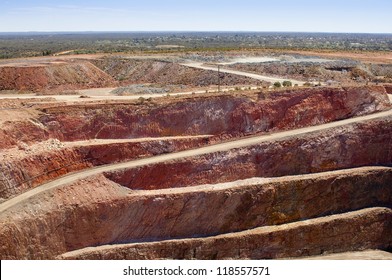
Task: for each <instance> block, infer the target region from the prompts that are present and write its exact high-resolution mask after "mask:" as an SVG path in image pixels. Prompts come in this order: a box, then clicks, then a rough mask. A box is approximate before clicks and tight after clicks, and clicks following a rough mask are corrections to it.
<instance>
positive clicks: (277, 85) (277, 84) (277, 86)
mask: <svg viewBox="0 0 392 280" xmlns="http://www.w3.org/2000/svg"><path fill="white" fill-rule="evenodd" d="M280 87H282V84H281V83H280V82H275V83H274V88H280Z"/></svg>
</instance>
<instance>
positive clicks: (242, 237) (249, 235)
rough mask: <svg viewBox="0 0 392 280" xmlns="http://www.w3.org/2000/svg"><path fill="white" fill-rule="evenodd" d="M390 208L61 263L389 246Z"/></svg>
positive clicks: (108, 251)
mask: <svg viewBox="0 0 392 280" xmlns="http://www.w3.org/2000/svg"><path fill="white" fill-rule="evenodd" d="M391 223H392V210H391V209H389V208H370V209H364V210H361V211H355V212H352V213H346V214H341V215H333V216H330V217H324V218H318V219H312V220H308V221H301V222H296V223H291V224H288V225H282V226H274V227H260V228H255V229H251V230H248V231H244V232H239V233H230V234H224V235H218V236H214V237H209V238H190V239H179V240H168V241H164V242H151V243H134V244H130V245H116V246H103V247H102V248H99V247H98V248H88V249H86V250H80V251H76V252H71V253H69V254H64V255H63V256H60V259H110V260H116V259H117V260H123V259H130V260H132V259H199V260H200V259H201V260H211V259H212V260H214V259H276V258H288V257H298V256H309V255H319V254H323V253H325V252H332V253H334V252H344V251H347V250H366V249H371V248H380V247H381V248H383V247H384V246H385V244H391Z"/></svg>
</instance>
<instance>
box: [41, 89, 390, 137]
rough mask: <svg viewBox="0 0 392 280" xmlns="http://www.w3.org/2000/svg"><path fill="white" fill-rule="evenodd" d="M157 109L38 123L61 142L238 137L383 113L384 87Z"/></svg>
mask: <svg viewBox="0 0 392 280" xmlns="http://www.w3.org/2000/svg"><path fill="white" fill-rule="evenodd" d="M159 102H160V104H156V103H155V102H148V101H146V102H144V103H142V104H137V105H132V104H118V105H113V104H108V105H104V104H101V105H79V106H73V107H72V106H64V107H57V106H56V107H48V108H44V109H42V110H43V111H44V113H45V115H44V116H42V117H41V118H40V122H41V123H42V124H43V125H44V126H45V127H46V128H47V132H48V133H49V134H50V137H52V138H57V139H60V140H62V141H63V140H64V141H74V140H84V139H91V138H134V137H159V136H178V135H200V134H203V135H205V134H213V135H222V134H223V135H231V136H241V135H245V134H253V133H260V132H267V131H276V130H281V129H290V128H294V127H302V126H308V125H315V124H321V123H326V122H330V121H333V120H339V119H344V118H348V117H352V116H359V115H363V114H368V113H372V112H377V111H382V110H387V109H389V108H390V107H391V105H390V102H389V99H388V97H387V95H386V93H385V89H384V88H383V87H376V86H374V87H359V88H355V87H354V88H346V89H340V88H332V89H331V88H320V89H299V90H292V91H288V92H280V93H271V94H270V93H260V94H254V95H235V96H233V95H228V94H222V95H212V96H200V97H180V98H175V99H167V100H165V99H162V100H160V101H159Z"/></svg>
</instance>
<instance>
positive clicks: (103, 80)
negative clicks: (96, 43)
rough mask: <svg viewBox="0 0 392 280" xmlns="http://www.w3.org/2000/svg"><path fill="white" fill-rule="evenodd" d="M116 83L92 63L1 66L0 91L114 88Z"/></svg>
mask: <svg viewBox="0 0 392 280" xmlns="http://www.w3.org/2000/svg"><path fill="white" fill-rule="evenodd" d="M114 85H116V82H115V81H114V80H113V79H112V78H111V77H110V76H109V75H107V74H106V73H104V72H103V71H101V70H100V69H98V68H97V67H95V66H94V65H93V64H91V63H90V62H86V61H85V62H75V63H69V62H67V63H48V64H43V65H34V66H2V67H0V90H30V91H42V90H50V89H62V90H65V89H80V88H98V87H111V86H114Z"/></svg>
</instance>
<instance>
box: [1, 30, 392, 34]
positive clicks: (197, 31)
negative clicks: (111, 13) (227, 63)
mask: <svg viewBox="0 0 392 280" xmlns="http://www.w3.org/2000/svg"><path fill="white" fill-rule="evenodd" d="M10 33H14V34H15V33H52V34H61V33H71V34H72V33H303V34H315V33H316V34H369V35H370V34H374V35H392V33H385V32H354V31H339V32H336V31H254V30H253V31H250V30H138V31H137V30H133V31H132V30H129V31H120V30H111V31H91V30H90V31H88V30H85V31H82V30H80V31H0V34H10Z"/></svg>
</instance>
